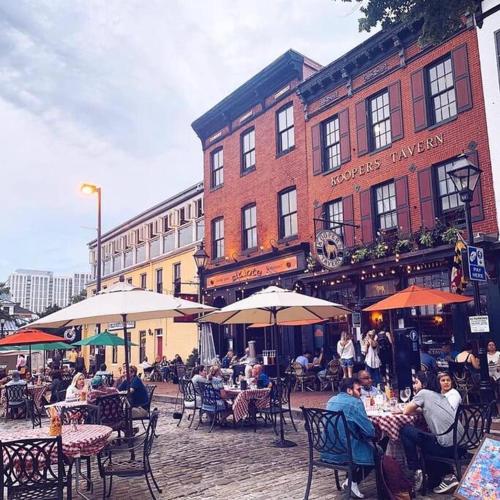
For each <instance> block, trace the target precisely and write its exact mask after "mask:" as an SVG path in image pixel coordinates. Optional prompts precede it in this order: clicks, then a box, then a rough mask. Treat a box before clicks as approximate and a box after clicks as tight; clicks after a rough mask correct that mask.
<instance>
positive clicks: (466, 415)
mask: <svg viewBox="0 0 500 500" xmlns="http://www.w3.org/2000/svg"><path fill="white" fill-rule="evenodd" d="M493 404H494V403H487V404H473V405H460V406H459V407H458V409H457V414H456V416H455V423H454V425H453V444H454V445H455V446H456V447H457V448H461V449H464V450H467V451H470V450H474V449H475V448H477V447H478V446H479V444H480V443H481V441H482V439H483V437H484V435H485V434H487V433H489V432H490V427H491V412H492V409H493V408H492V405H493ZM461 428H463V434H460V432H461V430H462V429H461Z"/></svg>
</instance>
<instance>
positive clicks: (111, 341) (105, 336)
mask: <svg viewBox="0 0 500 500" xmlns="http://www.w3.org/2000/svg"><path fill="white" fill-rule="evenodd" d="M76 345H79V346H83V345H105V346H106V345H108V346H123V345H125V341H124V340H123V339H122V338H121V337H118V335H115V334H114V333H110V332H108V331H105V332H101V333H98V334H97V335H93V336H92V337H88V338H86V339H82V340H79V341H78V342H74V343H73V344H72V346H76ZM128 345H134V346H136V345H137V344H134V343H133V342H129V343H128Z"/></svg>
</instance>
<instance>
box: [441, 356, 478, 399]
mask: <svg viewBox="0 0 500 500" xmlns="http://www.w3.org/2000/svg"><path fill="white" fill-rule="evenodd" d="M448 371H449V373H450V375H451V377H452V379H453V381H454V382H455V387H456V388H457V391H458V392H459V393H460V394H461V396H462V400H463V401H464V402H465V403H466V404H469V403H470V401H469V394H470V393H472V392H473V391H474V390H475V389H478V387H477V386H476V384H475V383H474V380H473V378H472V374H471V372H470V371H469V370H468V369H467V367H466V364H465V363H458V362H457V361H449V362H448Z"/></svg>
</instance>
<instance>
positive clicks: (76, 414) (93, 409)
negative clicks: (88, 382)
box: [61, 404, 101, 425]
mask: <svg viewBox="0 0 500 500" xmlns="http://www.w3.org/2000/svg"><path fill="white" fill-rule="evenodd" d="M73 422H78V423H79V424H100V423H101V417H100V409H99V406H96V405H91V404H86V405H77V406H64V407H63V408H62V411H61V423H62V424H63V425H68V424H71V423H73Z"/></svg>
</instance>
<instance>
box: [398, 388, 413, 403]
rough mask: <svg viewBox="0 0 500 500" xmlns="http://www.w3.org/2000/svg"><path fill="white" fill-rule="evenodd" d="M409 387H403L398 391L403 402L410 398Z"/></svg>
mask: <svg viewBox="0 0 500 500" xmlns="http://www.w3.org/2000/svg"><path fill="white" fill-rule="evenodd" d="M410 396H411V389H410V388H409V387H405V388H404V389H403V390H401V391H399V397H400V398H401V401H403V403H407V402H408V401H409V400H410Z"/></svg>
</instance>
